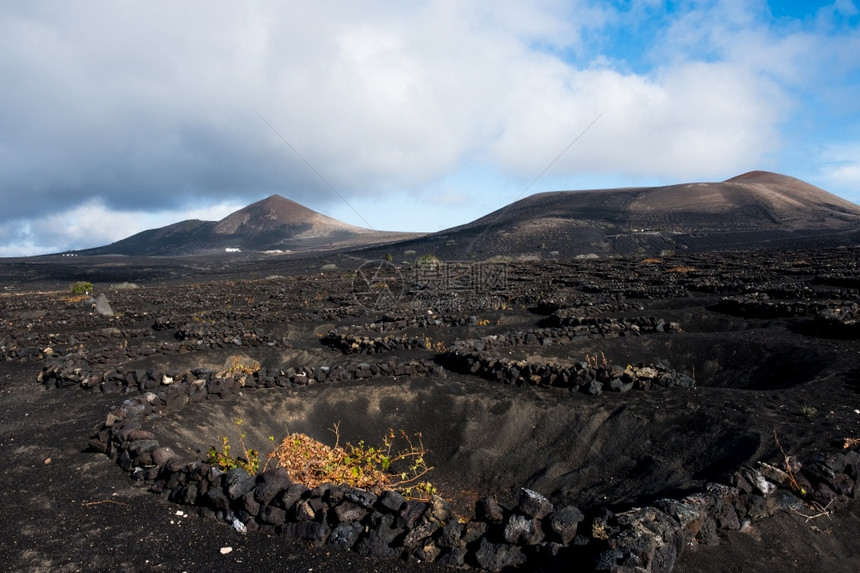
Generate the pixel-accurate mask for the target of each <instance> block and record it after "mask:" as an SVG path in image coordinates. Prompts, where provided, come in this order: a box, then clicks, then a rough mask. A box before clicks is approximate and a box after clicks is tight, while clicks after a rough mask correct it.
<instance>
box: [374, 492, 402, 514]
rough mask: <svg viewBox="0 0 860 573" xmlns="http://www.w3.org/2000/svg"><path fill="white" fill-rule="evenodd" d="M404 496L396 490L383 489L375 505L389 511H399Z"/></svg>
mask: <svg viewBox="0 0 860 573" xmlns="http://www.w3.org/2000/svg"><path fill="white" fill-rule="evenodd" d="M404 503H406V498H405V497H403V495H401V494H400V493H398V492H396V491H391V490H389V491H384V492H382V494H381V495H380V496H379V499H378V500H377V505H379V506H380V507H381V508H384V509H387V510H389V511H400V509H401V508H402V507H403V504H404Z"/></svg>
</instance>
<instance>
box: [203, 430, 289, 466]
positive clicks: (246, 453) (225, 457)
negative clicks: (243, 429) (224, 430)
mask: <svg viewBox="0 0 860 573" xmlns="http://www.w3.org/2000/svg"><path fill="white" fill-rule="evenodd" d="M241 425H242V419H241V418H240V419H238V420H236V426H241ZM272 439H273V438H272ZM239 445H240V447H241V448H242V457H233V456H231V455H230V439H229V438H228V437H227V436H221V451H220V452H219V451H218V450H217V449H216V448H215V446H210V447H209V455H208V456H207V458H206V461H207V462H209V463H210V464H212V465H213V466H216V467H219V468H221V469H222V470H231V469H233V468H242V469H243V470H245V471H246V472H248V473H249V474H251V475H256V473H257V470H259V469H260V453H259V452H258V451H257V450H255V449H252V448H248V447H247V446H245V434H244V433H240V434H239Z"/></svg>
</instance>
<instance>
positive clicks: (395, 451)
mask: <svg viewBox="0 0 860 573" xmlns="http://www.w3.org/2000/svg"><path fill="white" fill-rule="evenodd" d="M332 431H333V432H334V433H335V435H336V436H337V441H336V443H335V445H334V447H330V446H327V445H325V444H323V443H322V442H319V441H317V440H315V439H313V438H311V437H310V436H308V435H306V434H300V433H292V434H287V436H286V437H285V438H284V439H283V440H281V443H280V444H278V445H277V447H275V449H274V451H272V453H270V454H269V456H268V458H269V459H268V461H267V462H266V466H267V467H268V465H269V463H274V464H275V465H276V466H277V467H283V468H285V469H286V470H287V471H288V472H289V473H290V478H291V479H292V480H293V481H296V482H299V483H302V484H304V485H306V486H308V487H310V488H313V487H316V486H318V485H319V484H321V483H334V484H345V485H349V486H352V487H360V488H363V489H368V490H371V491H375V492H380V491H382V490H395V491H399V492H401V493H403V494H404V495H406V496H407V497H418V498H426V497H429V496H430V495H432V494H435V493H436V488H435V487H433V485H432V484H430V483H429V482H426V481H421V478H423V477H424V476H425V475H426V474H427V473H428V472H430V471H431V470H432V469H433V468H431V467H428V466H427V463H426V460H425V459H424V456H425V453H426V451H425V449H424V444H423V443H422V441H421V434H417V435H416V436H415V438H414V439H415V441H413V439H411V438H410V437H409V436H408V435H407V434H406V432H404V431H402V430H401V432H400V436H399V439H398V437H397V435H396V434H395V432H394V430H393V429H389V431H388V434H387V435H386V436H385V437H384V438H383V441H382V444H383V445H382V446H381V447H374V446H368V445H367V444H365V443H364V442H363V441H361V442H358V444H357V445H352V444H350V443H347V444H346V445H345V446H340V445H339V443H340V433H339V429H338V425H337V424H335V426H334V428H332ZM395 442H399V443H403V444H405V445H403V446H400V447H397V446H395Z"/></svg>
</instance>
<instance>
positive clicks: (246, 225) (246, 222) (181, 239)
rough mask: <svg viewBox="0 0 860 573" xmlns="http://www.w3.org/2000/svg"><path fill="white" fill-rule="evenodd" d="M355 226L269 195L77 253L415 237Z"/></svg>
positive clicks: (318, 245) (323, 246) (344, 244)
mask: <svg viewBox="0 0 860 573" xmlns="http://www.w3.org/2000/svg"><path fill="white" fill-rule="evenodd" d="M415 236H417V234H415V233H390V232H382V231H373V230H370V229H364V228H361V227H355V226H352V225H348V224H347V223H343V222H342V221H338V220H337V219H332V218H331V217H327V216H325V215H323V214H321V213H318V212H316V211H313V210H312V209H308V208H307V207H305V206H303V205H300V204H299V203H296V202H295V201H291V200H290V199H286V198H284V197H281V196H280V195H272V196H270V197H267V198H266V199H263V200H262V201H258V202H256V203H253V204H251V205H248V206H247V207H244V208H242V209H239V210H238V211H236V212H235V213H231V214H230V215H228V216H226V217H225V218H223V219H221V220H220V221H200V220H197V219H193V220H187V221H181V222H179V223H174V224H172V225H168V226H166V227H161V228H159V229H150V230H147V231H142V232H140V233H137V234H136V235H132V236H131V237H128V238H126V239H122V240H121V241H117V242H115V243H112V244H110V245H107V246H104V247H97V248H94V249H87V250H84V251H79V252H78V254H79V255H107V254H119V255H129V256H175V255H192V254H213V253H218V252H224V251H225V250H226V249H240V250H249V251H270V250H277V251H307V250H314V249H318V250H327V249H332V248H350V247H356V246H366V245H370V244H375V243H379V242H389V241H394V240H398V239H404V238H409V237H415Z"/></svg>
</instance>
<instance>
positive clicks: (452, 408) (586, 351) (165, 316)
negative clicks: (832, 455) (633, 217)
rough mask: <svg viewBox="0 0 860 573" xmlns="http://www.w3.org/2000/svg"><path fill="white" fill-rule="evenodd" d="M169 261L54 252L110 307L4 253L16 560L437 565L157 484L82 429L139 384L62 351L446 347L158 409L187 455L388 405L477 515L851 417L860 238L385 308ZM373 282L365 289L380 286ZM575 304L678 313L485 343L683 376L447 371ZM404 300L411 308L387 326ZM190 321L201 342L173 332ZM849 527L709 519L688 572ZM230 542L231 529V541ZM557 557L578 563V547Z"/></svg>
mask: <svg viewBox="0 0 860 573" xmlns="http://www.w3.org/2000/svg"><path fill="white" fill-rule="evenodd" d="M170 261H171V260H165V261H164V263H163V266H162V267H159V268H155V267H151V268H143V267H139V266H138V267H132V266H129V267H124V266H123V265H122V264H121V263H115V264H113V263H112V264H111V265H110V266H109V267H105V262H104V259H99V258H93V259H88V258H84V257H80V258H79V259H78V260H77V261H75V262H74V264H75V266H74V268H72V267H70V266H69V265H70V264H71V263H68V262H65V261H63V262H62V263H57V265H58V267H57V268H61V269H62V270H63V272H66V273H68V274H69V275H71V273H72V272H74V274H75V276H77V277H78V278H80V279H87V278H90V277H94V278H93V279H91V280H93V281H94V282H95V283H96V284H95V291H96V294H98V293H104V294H105V295H106V296H107V298H108V300H109V301H110V304H111V305H112V307H113V310H114V311H115V315H114V316H102V315H100V314H97V313H95V312H94V310H93V307H92V304H91V303H89V302H86V301H79V300H75V299H72V298H70V297H69V295H68V292H66V291H64V290H59V289H58V285H61V284H62V282H61V279H58V278H57V277H62V276H64V275H63V274H62V273H59V272H54V273H53V274H52V273H45V274H43V275H41V276H36V275H27V274H26V273H29V272H32V271H33V266H32V265H31V266H29V267H27V266H26V265H21V264H18V263H15V264H13V263H0V278H2V279H3V283H2V284H3V286H4V289H5V290H4V292H3V293H2V294H0V309H2V310H0V347H2V352H3V358H4V359H5V362H3V363H2V365H0V400H2V409H0V452H2V458H0V459H2V467H3V471H2V474H0V475H2V477H0V487H2V491H3V505H4V508H3V509H4V511H3V512H2V514H0V539H2V542H0V546H2V547H3V548H4V549H5V551H4V569H9V570H22V571H26V570H44V571H49V570H50V571H89V570H127V571H136V570H141V569H153V570H164V571H210V570H211V571H214V570H219V571H246V570H249V569H250V570H260V569H276V568H279V569H286V570H290V571H293V570H301V571H311V570H313V571H347V570H348V571H407V570H408V571H411V570H427V571H435V570H443V569H441V568H437V567H434V566H433V565H426V564H417V563H414V562H409V563H405V562H399V561H394V562H391V561H373V560H368V559H365V558H360V557H358V556H356V555H355V554H352V553H348V552H341V551H336V550H333V549H326V548H323V549H319V548H308V547H305V546H303V545H300V544H296V543H288V542H285V541H284V540H283V539H281V538H276V537H269V536H266V535H263V534H255V533H249V534H248V535H246V536H239V535H238V534H237V533H235V532H234V531H233V530H232V529H231V528H230V527H228V526H226V525H224V524H222V523H218V522H216V521H214V520H212V519H208V518H203V517H198V516H197V515H196V513H195V510H194V508H191V507H188V506H180V505H175V504H172V503H170V502H168V501H167V500H166V499H165V498H164V497H161V496H157V495H154V494H151V493H148V492H147V487H148V484H144V483H141V482H136V481H132V480H130V479H129V478H128V475H127V474H125V473H124V472H122V471H121V470H120V468H119V467H118V466H117V465H116V463H115V462H114V461H112V460H110V459H109V458H108V457H107V456H105V455H103V454H96V453H90V452H87V451H85V450H86V448H87V444H88V439H89V437H90V435H91V434H92V430H93V427H94V426H96V425H97V424H98V423H99V422H100V421H102V420H104V417H105V415H106V413H107V412H109V411H110V410H111V409H112V408H114V407H116V406H117V405H118V404H120V403H121V402H122V401H123V400H124V399H125V398H127V397H128V396H127V395H123V394H116V393H103V392H101V391H100V389H99V388H90V389H85V388H81V387H74V386H73V387H64V388H56V387H53V386H50V387H46V386H45V385H43V384H40V383H39V382H37V377H38V375H39V373H40V371H42V369H43V367H45V366H50V365H51V364H55V363H58V362H61V361H63V360H73V361H77V363H80V364H89V365H92V366H93V367H95V366H97V367H98V368H100V369H101V370H107V369H108V368H112V367H116V366H123V367H125V368H126V370H127V371H132V370H138V371H145V370H149V371H153V372H176V373H181V372H185V371H188V370H191V369H194V368H199V367H206V368H210V369H212V370H218V369H219V368H221V369H223V368H225V367H227V365H229V364H230V362H231V360H232V359H233V358H234V357H237V356H238V357H240V359H241V360H242V361H243V362H248V363H250V362H252V361H256V362H259V363H260V364H261V365H262V366H263V368H267V369H278V368H282V369H286V368H288V367H290V366H301V365H305V364H314V365H320V364H325V365H328V366H331V367H334V366H337V365H344V366H349V365H350V364H355V363H362V362H366V363H368V364H371V365H372V364H378V363H381V362H385V361H395V362H396V361H400V362H402V361H408V360H432V361H434V363H436V364H437V365H439V366H442V370H443V373H441V374H438V375H433V376H422V377H418V376H386V377H375V378H370V379H367V380H351V381H346V382H339V383H321V384H313V385H309V386H301V387H299V386H295V385H293V386H288V387H286V388H280V387H277V388H270V389H259V390H255V391H253V392H250V391H249V392H243V393H242V394H241V395H239V396H232V397H230V398H227V399H224V400H218V401H208V402H204V403H201V404H195V405H194V406H193V407H191V406H189V407H186V408H184V409H182V410H180V411H178V412H175V413H170V414H165V415H163V416H160V417H156V418H154V419H152V420H150V422H149V425H150V427H151V428H152V429H153V430H154V431H155V432H156V434H157V435H158V436H159V437H160V438H161V439H162V440H163V441H165V442H166V443H168V445H170V446H172V447H173V448H174V449H175V450H177V452H180V453H182V454H184V455H187V456H189V457H192V458H193V457H195V456H198V457H199V456H202V455H203V452H205V450H206V449H207V448H208V446H209V445H214V444H216V443H217V441H218V439H219V436H221V435H224V434H227V435H230V436H234V435H235V426H234V425H233V421H234V420H235V419H236V418H242V420H243V424H242V429H243V431H245V432H246V433H247V438H248V441H249V443H250V445H253V446H256V447H259V448H260V449H262V450H264V451H265V448H266V441H267V437H268V436H269V435H272V434H274V435H279V434H282V433H283V432H284V430H285V429H288V430H289V431H301V432H306V433H309V434H311V435H312V436H314V437H316V438H318V439H320V440H323V441H327V442H333V435H332V434H331V432H329V430H328V428H330V427H331V426H332V425H333V424H334V423H337V422H340V424H341V427H340V430H341V434H342V437H343V438H344V439H348V440H351V441H357V440H360V439H365V440H368V441H377V439H378V438H379V437H380V436H381V435H382V433H384V432H385V430H386V429H387V428H389V427H394V428H398V429H404V430H407V431H409V432H413V431H421V432H422V433H423V436H424V443H425V445H426V446H427V448H428V457H429V458H430V462H431V463H432V464H433V465H434V466H435V467H436V469H435V470H434V472H433V474H432V475H431V479H432V481H433V482H434V483H435V485H436V486H437V487H438V489H439V492H440V494H441V495H442V496H443V497H445V498H446V499H448V500H450V501H451V503H452V505H453V506H454V507H455V508H456V509H457V510H458V511H459V512H460V513H461V514H463V515H466V516H468V514H469V512H470V511H471V510H472V507H473V504H474V501H475V500H476V499H477V498H478V497H479V496H483V495H488V494H493V495H496V496H498V497H499V499H500V500H501V501H502V502H503V503H509V502H510V500H511V499H512V498H513V495H514V494H515V492H516V491H517V489H518V488H520V487H523V486H525V487H529V488H531V489H534V490H536V491H539V492H540V493H543V494H544V495H546V496H547V497H549V498H550V500H551V501H553V502H554V503H573V504H576V505H577V506H578V507H580V508H581V509H582V510H583V511H584V512H585V513H586V514H587V515H590V514H594V513H595V512H599V511H600V510H601V508H609V509H611V510H613V511H621V510H624V509H628V508H631V507H634V506H638V505H642V504H647V503H650V502H652V501H654V500H655V499H658V498H661V497H671V496H682V495H684V494H685V493H688V492H694V491H697V490H698V488H701V487H702V486H703V485H704V484H705V483H707V482H709V481H724V479H725V478H726V476H728V475H729V474H731V473H732V472H733V471H734V470H735V469H736V468H738V467H739V466H741V465H744V464H747V465H754V464H755V462H757V461H767V462H769V463H772V464H774V465H781V464H782V455H781V453H780V451H779V448H778V447H777V445H776V443H775V440H774V431H776V433H777V435H778V437H779V440H780V442H781V444H782V446H783V447H784V448H785V450H786V451H787V453H789V454H791V455H796V456H799V457H800V458H801V459H804V457H805V456H809V455H812V454H813V453H815V452H819V451H834V450H839V449H840V448H841V447H842V443H843V441H844V439H845V438H847V437H860V411H858V409H860V398H858V392H860V342H858V339H860V334H858V328H857V326H856V325H854V324H852V323H850V321H846V322H844V323H843V324H841V325H839V324H836V323H834V322H832V321H828V320H827V319H826V316H827V312H828V309H834V308H846V307H850V305H852V304H857V303H860V251H858V250H852V249H840V250H822V251H806V252H804V251H792V252H756V253H722V254H719V255H708V254H700V255H695V256H693V255H690V256H687V257H680V256H673V257H671V258H665V259H644V260H643V259H631V258H619V259H612V260H572V261H536V262H532V263H510V264H508V265H506V273H507V274H506V280H505V281H504V282H503V283H502V284H500V285H496V287H497V288H496V289H495V290H494V291H493V292H491V293H488V292H483V291H482V289H481V288H480V286H481V285H477V284H475V283H473V284H472V285H471V286H472V287H475V288H473V289H472V290H468V289H462V288H454V287H453V286H452V285H449V287H451V288H449V289H448V290H443V291H434V293H429V294H428V293H427V292H426V291H422V292H415V291H412V292H408V291H407V292H405V293H404V294H403V295H402V297H400V298H399V299H398V302H397V305H396V306H394V307H391V308H386V309H379V308H367V307H366V306H362V305H361V304H358V302H357V301H356V298H355V297H354V296H353V290H355V286H354V285H355V283H354V282H353V273H352V272H349V271H333V272H328V273H324V274H321V273H319V272H316V273H312V274H302V272H301V271H302V270H303V266H302V264H301V263H295V264H294V266H293V267H292V268H290V269H286V268H280V269H278V270H277V272H274V271H273V272H269V271H270V269H268V268H267V267H266V266H265V264H258V265H257V267H256V270H255V271H254V272H256V273H258V274H257V275H256V276H257V277H259V278H253V279H252V278H251V276H250V273H249V272H246V271H245V270H244V269H240V270H239V271H237V270H236V267H235V266H233V267H231V265H230V264H229V262H225V263H223V264H221V265H215V264H214V263H212V261H209V262H207V269H208V271H206V272H203V271H201V270H200V266H198V267H197V271H194V272H196V275H195V276H194V277H193V282H191V277H190V276H189V275H187V274H185V275H184V276H183V274H184V273H186V272H187V273H191V272H193V271H191V270H189V269H192V268H194V263H193V262H192V261H183V262H182V265H175V266H172V265H171V263H170ZM183 265H184V266H183ZM247 265H248V267H247V268H251V267H252V266H253V265H252V263H251V262H248V263H247ZM340 266H341V268H342V269H343V268H344V262H343V261H341V262H340ZM41 268H42V269H43V270H44V267H41ZM171 269H174V270H175V269H185V270H184V271H182V272H181V273H178V274H177V273H173V274H171V273H172V272H173V271H171ZM213 269H214V270H213ZM425 270H426V269H425ZM207 272H208V273H211V274H207ZM287 272H289V273H290V276H283V277H271V278H268V279H266V278H262V277H265V276H270V275H275V274H279V273H280V274H284V275H286V274H287ZM399 272H400V273H401V275H400V278H401V279H402V281H403V283H404V284H406V285H407V286H408V285H409V284H410V283H411V282H413V281H414V280H417V279H415V276H417V275H413V273H414V272H415V271H414V269H407V268H401V269H399ZM102 279H106V280H104V281H103V282H102ZM122 280H132V281H136V282H137V283H138V285H139V286H140V287H141V288H139V289H135V290H112V289H111V288H110V283H109V282H108V281H110V282H114V283H119V282H121V281H122ZM63 286H65V285H63ZM377 286H378V283H377ZM461 286H462V285H461ZM397 294H398V295H399V294H400V293H399V291H398V293H397ZM727 298H728V300H725V299H727ZM361 302H364V303H365V305H367V303H368V299H367V297H366V296H365V297H364V298H362V299H361ZM470 317H474V318H473V319H471V320H470ZM565 317H595V318H598V317H603V318H612V317H614V318H619V319H623V318H625V317H656V318H657V319H662V320H664V321H665V322H666V323H670V322H676V323H678V324H679V325H680V327H681V330H680V331H674V332H654V333H642V334H641V335H638V336H634V335H626V336H613V335H606V334H603V335H593V336H583V337H579V338H572V339H570V340H564V341H557V342H556V343H553V344H550V345H544V344H517V345H513V346H507V347H500V348H496V349H493V350H492V351H489V352H490V353H491V354H493V355H495V356H498V357H499V358H505V359H516V360H522V361H524V362H526V363H556V364H573V363H575V362H580V361H583V360H584V359H585V356H586V355H589V356H592V355H600V356H601V359H602V357H603V356H605V358H606V360H607V361H609V362H610V363H613V364H618V365H621V366H622V367H623V366H624V365H626V364H632V365H637V364H639V363H645V364H656V363H661V364H662V365H664V366H666V367H667V368H671V369H673V370H675V371H678V372H681V373H685V374H687V375H689V376H691V377H693V378H694V379H695V381H696V386H695V388H681V387H672V388H655V389H651V390H648V391H643V390H636V389H634V390H631V391H629V392H626V393H614V392H604V393H602V394H600V395H599V396H590V395H587V394H585V393H582V392H573V393H572V392H570V391H569V390H567V389H565V388H559V387H536V386H533V385H529V384H527V383H517V384H500V383H497V382H491V381H489V380H485V379H483V378H479V377H477V376H473V375H469V374H468V373H459V372H455V371H452V370H451V369H450V368H447V367H446V366H447V363H446V362H445V361H444V357H443V355H442V353H440V350H441V349H442V348H443V347H450V346H452V345H456V344H457V341H464V340H472V339H477V338H480V337H485V336H488V335H493V334H496V335H504V334H508V333H511V332H516V331H523V330H528V329H533V328H538V327H552V326H554V325H557V324H558V323H559V322H560V321H564V320H565ZM395 318H396V319H402V320H407V319H408V320H416V321H420V322H421V323H422V325H421V326H415V325H413V326H407V327H405V328H402V329H397V330H391V331H386V332H382V333H380V332H378V331H377V330H378V327H379V325H380V324H386V320H389V319H395ZM353 325H354V326H355V327H354V328H351V327H352V326H353ZM335 328H341V329H345V330H348V331H349V332H351V333H354V334H358V335H362V336H366V337H369V338H373V337H384V336H386V335H391V336H400V335H406V336H407V337H412V336H422V337H427V339H429V341H430V343H431V344H430V346H431V348H430V349H427V348H412V349H400V350H392V351H388V352H378V353H372V354H350V353H344V352H342V351H340V350H337V349H334V348H331V347H330V346H327V345H325V344H323V342H322V340H323V338H322V337H323V336H324V335H325V334H326V333H328V332H330V331H331V330H332V329H335ZM195 337H196V338H195ZM181 340H192V341H195V343H194V345H195V348H193V349H192V350H191V351H182V352H181V353H180V351H179V350H178V348H179V343H180V341H181ZM197 340H200V341H202V342H200V343H199V344H197V343H196V341H197ZM436 343H438V345H436ZM46 348H50V349H51V350H50V351H49V352H45V349H46ZM120 348H121V349H122V351H121V352H120V350H118V349H120ZM143 348H148V349H149V350H146V351H144V350H142V349H143ZM174 349H177V350H176V351H174ZM150 350H151V351H150ZM120 355H122V356H124V358H122V359H120V358H118V356H120ZM134 392H136V391H134ZM177 512H181V514H177ZM858 534H860V505H858V503H857V501H856V500H852V501H851V502H850V503H849V504H848V505H847V506H846V507H844V508H842V509H841V510H840V511H838V512H835V513H834V514H832V515H827V516H820V517H816V518H814V519H807V518H804V517H802V516H799V515H796V514H792V513H785V512H777V514H776V515H775V516H774V517H771V518H767V519H762V520H756V521H754V522H752V524H751V526H750V527H749V528H748V529H746V530H745V531H743V532H735V533H730V534H724V533H721V534H720V544H719V545H718V546H702V545H697V546H694V547H691V548H689V549H687V550H686V551H685V552H684V553H683V554H682V555H681V557H680V558H679V560H678V562H677V564H676V567H675V571H681V572H691V571H706V572H729V571H771V570H805V571H845V572H847V571H856V570H858V569H860V554H858V550H857V548H856V539H857V538H858V537H857V536H858ZM228 546H229V547H232V548H233V550H232V552H230V553H228V554H226V555H223V554H221V552H220V549H221V548H222V547H228ZM557 565H558V569H560V570H568V569H571V568H574V569H577V568H581V569H582V570H588V566H587V564H584V563H576V564H569V563H558V564H557ZM572 565H573V567H571V566H572Z"/></svg>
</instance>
